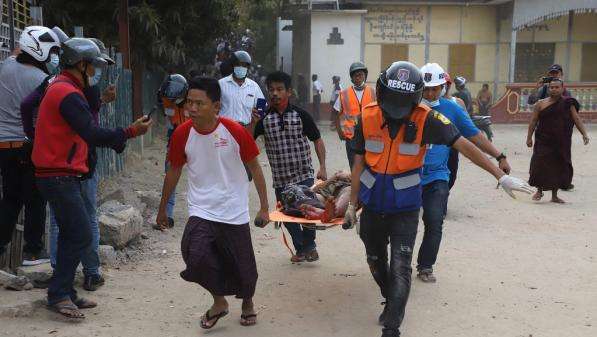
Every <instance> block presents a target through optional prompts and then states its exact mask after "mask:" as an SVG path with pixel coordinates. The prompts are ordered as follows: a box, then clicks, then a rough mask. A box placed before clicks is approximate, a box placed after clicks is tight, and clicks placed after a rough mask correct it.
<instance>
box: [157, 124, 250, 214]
mask: <svg viewBox="0 0 597 337" xmlns="http://www.w3.org/2000/svg"><path fill="white" fill-rule="evenodd" d="M257 155H259V149H258V148H257V144H255V140H254V139H253V137H251V135H250V134H249V132H248V131H247V130H245V128H244V127H242V126H241V125H240V124H238V123H236V122H234V121H232V120H230V119H227V118H220V119H219V121H218V126H216V128H215V129H214V130H213V131H212V132H209V133H206V134H202V133H199V132H198V131H197V130H195V128H194V127H193V121H192V120H189V121H187V122H185V123H184V124H182V125H180V126H179V127H177V128H176V130H175V131H174V134H173V135H172V139H171V142H170V150H169V155H168V156H169V157H168V158H169V161H170V163H171V165H172V166H173V167H182V166H184V165H185V164H186V165H187V168H188V184H189V188H188V191H187V201H188V204H189V216H197V217H200V218H202V219H205V220H210V221H216V222H222V223H226V224H232V225H242V224H246V223H248V222H249V179H248V177H247V172H246V171H245V167H244V165H243V164H244V163H246V162H249V161H251V160H253V159H254V158H255V157H257Z"/></svg>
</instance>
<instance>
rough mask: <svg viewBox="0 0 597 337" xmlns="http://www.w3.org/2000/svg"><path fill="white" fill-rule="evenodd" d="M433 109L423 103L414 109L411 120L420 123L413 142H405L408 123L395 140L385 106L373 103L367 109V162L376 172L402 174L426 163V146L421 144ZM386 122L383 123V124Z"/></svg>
mask: <svg viewBox="0 0 597 337" xmlns="http://www.w3.org/2000/svg"><path fill="white" fill-rule="evenodd" d="M429 111H430V109H429V108H428V107H427V106H424V105H419V106H418V107H416V108H415V109H414V112H413V113H412V115H411V117H410V120H411V121H413V122H414V123H415V124H416V126H417V133H416V137H415V140H414V142H413V143H405V142H403V141H402V140H403V138H404V134H405V129H406V126H405V125H402V126H401V127H400V130H399V131H398V134H397V136H396V138H395V139H394V140H393V141H392V139H391V138H390V135H389V130H388V127H387V126H384V119H383V116H382V112H381V109H380V108H379V106H378V105H377V104H370V105H368V106H366V107H365V108H364V109H363V114H362V120H363V125H362V127H363V137H364V138H365V163H366V164H367V166H368V167H370V168H371V170H372V171H373V172H375V173H382V174H401V173H404V172H408V171H412V170H416V169H419V168H421V167H422V166H423V163H424V159H425V152H426V147H425V146H421V141H422V139H423V128H424V127H425V120H426V119H427V115H428V113H429ZM382 126H383V127H382Z"/></svg>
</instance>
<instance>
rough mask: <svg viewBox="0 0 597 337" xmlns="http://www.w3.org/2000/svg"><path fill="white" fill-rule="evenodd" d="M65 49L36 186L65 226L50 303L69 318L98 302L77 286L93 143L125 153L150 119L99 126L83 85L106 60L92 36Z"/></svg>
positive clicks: (36, 150)
mask: <svg viewBox="0 0 597 337" xmlns="http://www.w3.org/2000/svg"><path fill="white" fill-rule="evenodd" d="M62 50H63V53H62V55H61V58H60V65H61V67H62V69H63V70H62V72H61V73H60V75H59V76H58V77H56V79H55V80H54V81H53V82H52V83H51V84H50V85H49V86H48V89H47V90H46V93H45V95H44V97H43V99H42V101H41V104H40V107H39V116H38V119H37V123H36V128H35V140H34V145H33V154H32V156H31V159H32V161H33V164H34V165H35V176H36V183H37V186H38V187H39V189H40V191H41V192H42V194H43V196H44V197H45V198H46V199H47V200H48V202H49V203H50V207H51V208H52V210H53V211H54V214H55V216H56V221H57V223H58V227H59V229H60V234H59V237H58V252H57V256H56V266H55V268H54V273H53V275H52V279H51V281H50V284H49V287H48V305H49V307H50V308H51V309H53V310H55V311H57V312H58V313H60V314H61V315H64V316H66V317H68V318H72V319H82V318H84V317H85V315H83V313H82V312H81V311H79V309H85V308H91V307H95V306H96V303H94V302H93V301H89V300H85V299H82V298H79V297H78V296H77V293H76V291H75V290H74V288H73V281H74V276H75V272H76V269H77V266H78V265H79V262H80V261H81V257H82V256H83V254H84V253H85V252H86V250H87V249H88V248H89V247H90V245H91V241H92V231H91V218H90V214H89V211H88V209H87V206H86V205H85V199H84V196H83V191H82V182H81V177H82V176H84V175H86V174H88V173H89V170H90V167H92V166H93V163H90V162H89V160H90V157H89V156H88V152H89V146H100V147H108V148H112V149H114V150H115V151H117V152H122V151H123V150H124V148H125V145H126V142H127V140H128V139H130V138H133V137H137V136H139V135H142V134H144V133H146V132H147V130H148V129H149V127H150V126H151V120H149V119H148V118H147V117H145V116H144V117H141V118H139V119H138V120H137V121H135V122H134V123H133V124H132V125H131V126H130V127H128V128H126V129H122V128H116V129H103V128H99V127H98V126H97V125H95V123H94V121H93V116H92V114H91V111H90V108H89V104H88V102H87V100H86V98H85V96H84V94H83V89H84V88H87V87H89V86H90V82H91V81H90V79H91V78H92V77H93V76H94V75H95V70H96V68H103V67H105V66H106V65H107V62H106V60H105V59H104V58H102V54H101V52H100V50H99V48H98V47H97V45H96V44H95V43H93V42H92V41H91V40H89V39H83V38H73V39H70V40H68V41H66V42H65V43H64V44H63V46H62Z"/></svg>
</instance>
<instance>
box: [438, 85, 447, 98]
mask: <svg viewBox="0 0 597 337" xmlns="http://www.w3.org/2000/svg"><path fill="white" fill-rule="evenodd" d="M439 96H440V97H444V96H446V86H445V85H444V86H443V87H442V93H441V94H439Z"/></svg>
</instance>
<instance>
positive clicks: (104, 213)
mask: <svg viewBox="0 0 597 337" xmlns="http://www.w3.org/2000/svg"><path fill="white" fill-rule="evenodd" d="M159 202H160V194H159V193H158V192H153V191H133V192H131V193H128V194H126V195H125V193H124V192H123V191H122V190H121V189H118V190H116V191H114V192H112V193H109V194H107V195H105V196H104V197H103V198H102V199H100V205H101V206H100V207H99V208H98V223H99V230H100V246H99V256H100V261H101V264H102V266H103V267H112V268H117V267H118V266H119V265H121V264H125V263H127V262H129V261H131V260H135V259H137V258H138V257H139V256H140V255H143V253H145V252H146V251H148V250H151V249H150V248H148V247H147V245H146V244H144V242H143V241H144V240H146V239H148V238H149V237H148V235H147V234H144V231H146V230H149V231H151V226H152V224H153V222H154V221H155V216H156V212H157V209H158V206H159ZM51 276H52V267H51V266H50V264H49V263H46V264H41V265H37V266H23V267H19V268H18V269H17V270H16V274H11V273H8V272H6V271H2V270H0V285H3V286H4V287H5V288H7V289H11V290H19V291H20V290H30V289H33V288H46V287H47V285H48V282H49V280H50V278H51ZM78 278H81V279H82V273H81V270H80V268H79V271H78Z"/></svg>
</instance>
